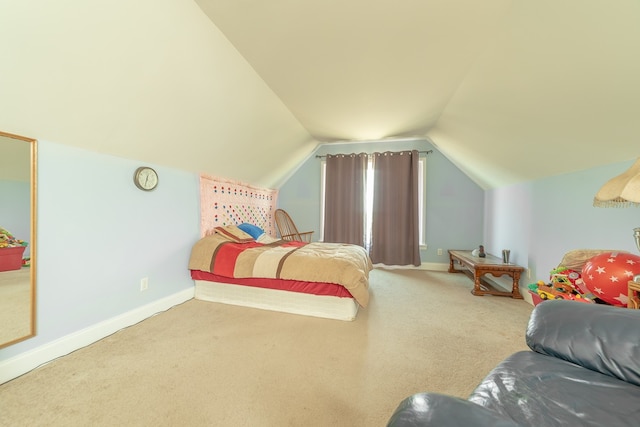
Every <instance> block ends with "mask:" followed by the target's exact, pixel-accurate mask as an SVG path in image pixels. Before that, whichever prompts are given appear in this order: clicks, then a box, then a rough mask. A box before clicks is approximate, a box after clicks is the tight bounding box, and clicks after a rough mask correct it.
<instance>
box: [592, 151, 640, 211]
mask: <svg viewBox="0 0 640 427" xmlns="http://www.w3.org/2000/svg"><path fill="white" fill-rule="evenodd" d="M631 205H636V206H638V205H640V159H638V160H636V162H635V163H634V164H633V166H631V167H630V168H629V169H628V170H627V171H625V172H624V173H623V174H621V175H618V176H616V177H614V178H611V179H610V180H609V181H607V182H606V183H605V184H604V185H603V186H602V188H601V189H600V191H598V193H597V194H596V196H595V197H594V198H593V206H597V207H604V208H609V207H627V206H631Z"/></svg>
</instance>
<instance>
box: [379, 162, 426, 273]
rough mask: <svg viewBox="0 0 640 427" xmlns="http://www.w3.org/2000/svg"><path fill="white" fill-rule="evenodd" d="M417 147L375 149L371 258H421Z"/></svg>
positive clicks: (398, 261) (400, 261)
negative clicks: (410, 148) (411, 149)
mask: <svg viewBox="0 0 640 427" xmlns="http://www.w3.org/2000/svg"><path fill="white" fill-rule="evenodd" d="M418 156H419V154H418V151H417V150H413V151H402V152H397V153H391V152H385V153H374V158H373V164H374V195H373V213H372V222H373V225H372V229H371V249H370V251H369V252H370V256H371V261H372V262H373V263H374V264H377V263H382V264H386V265H410V264H412V265H415V266H419V265H420V263H421V261H420V239H419V235H418V234H419V217H418Z"/></svg>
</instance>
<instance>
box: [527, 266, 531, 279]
mask: <svg viewBox="0 0 640 427" xmlns="http://www.w3.org/2000/svg"><path fill="white" fill-rule="evenodd" d="M527 279H531V269H530V268H527Z"/></svg>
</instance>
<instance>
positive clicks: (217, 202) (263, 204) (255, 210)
mask: <svg viewBox="0 0 640 427" xmlns="http://www.w3.org/2000/svg"><path fill="white" fill-rule="evenodd" d="M277 199H278V190H273V189H270V188H257V187H252V186H250V185H247V184H244V183H241V182H237V181H230V180H226V179H221V178H214V177H211V176H208V175H200V236H201V237H204V236H206V235H207V234H211V233H212V232H213V229H214V228H215V227H217V226H220V225H231V224H236V225H237V224H242V223H243V222H248V223H250V224H254V225H257V226H258V227H260V228H262V229H263V230H264V231H265V232H266V233H267V234H269V235H271V236H275V235H276V227H275V221H274V216H273V213H274V211H275V210H276V202H277Z"/></svg>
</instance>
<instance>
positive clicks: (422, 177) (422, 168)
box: [320, 156, 427, 249]
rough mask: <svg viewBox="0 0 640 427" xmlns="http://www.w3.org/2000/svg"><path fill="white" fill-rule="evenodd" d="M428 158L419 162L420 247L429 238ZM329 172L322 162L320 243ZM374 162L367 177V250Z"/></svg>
mask: <svg viewBox="0 0 640 427" xmlns="http://www.w3.org/2000/svg"><path fill="white" fill-rule="evenodd" d="M426 160H427V159H426V157H424V156H420V159H419V160H418V198H419V207H418V216H419V233H420V246H426V245H427V236H426V230H425V223H426V217H425V209H424V205H425V200H426V185H425V183H426V176H427V175H426V167H427V161H426ZM326 172H327V164H326V162H325V161H324V160H322V162H321V164H320V175H321V176H320V186H321V188H320V198H321V200H320V241H322V240H324V200H325V191H326V187H325V177H326ZM373 175H374V171H373V161H372V159H371V158H369V161H368V166H367V177H366V187H367V188H366V196H365V197H366V199H365V203H366V210H365V216H366V217H365V229H366V237H365V248H367V249H368V248H369V246H370V242H371V217H372V211H373V178H374V176H373Z"/></svg>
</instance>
